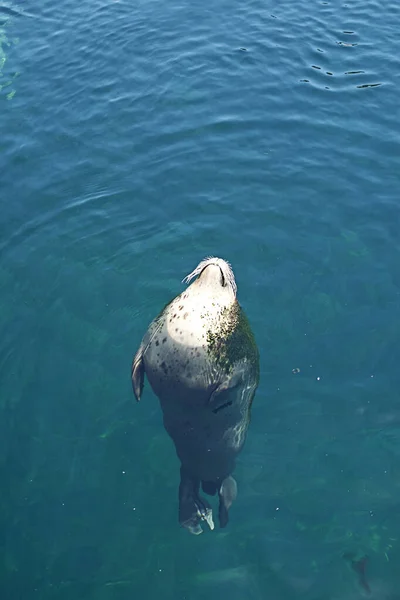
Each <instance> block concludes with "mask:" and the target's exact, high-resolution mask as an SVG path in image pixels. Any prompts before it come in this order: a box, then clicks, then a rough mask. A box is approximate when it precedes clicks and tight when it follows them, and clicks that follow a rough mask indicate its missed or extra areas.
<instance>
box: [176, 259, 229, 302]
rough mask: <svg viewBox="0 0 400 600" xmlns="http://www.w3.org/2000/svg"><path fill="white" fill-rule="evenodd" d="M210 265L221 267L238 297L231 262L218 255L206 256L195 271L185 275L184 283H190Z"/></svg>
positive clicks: (227, 281)
mask: <svg viewBox="0 0 400 600" xmlns="http://www.w3.org/2000/svg"><path fill="white" fill-rule="evenodd" d="M208 265H217V266H218V267H219V268H220V269H221V271H222V274H223V276H224V279H225V281H226V283H227V284H228V285H229V287H230V288H231V289H232V291H233V293H234V295H235V297H236V291H237V286H236V281H235V275H234V274H233V270H232V267H231V265H230V263H228V262H227V261H226V260H224V259H223V258H218V257H216V256H206V258H204V259H203V260H202V261H201V262H200V263H199V264H198V265H197V267H196V268H195V269H194V271H192V272H191V273H189V275H186V277H184V279H182V283H189V282H190V281H191V280H192V279H194V278H195V277H197V275H200V273H201V272H202V271H203V269H205V268H206V267H207V266H208Z"/></svg>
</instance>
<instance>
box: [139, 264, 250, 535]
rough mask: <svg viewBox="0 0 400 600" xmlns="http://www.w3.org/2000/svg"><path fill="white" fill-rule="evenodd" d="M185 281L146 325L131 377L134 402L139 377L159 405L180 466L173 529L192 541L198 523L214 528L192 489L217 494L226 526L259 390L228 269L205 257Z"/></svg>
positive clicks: (247, 334) (243, 318) (208, 510)
mask: <svg viewBox="0 0 400 600" xmlns="http://www.w3.org/2000/svg"><path fill="white" fill-rule="evenodd" d="M192 280H193V281H192ZM191 281H192V283H191V284H190V285H189V286H188V287H187V288H186V290H185V291H184V292H182V293H181V294H180V295H179V296H177V297H176V298H174V299H173V300H172V301H171V302H169V303H168V304H167V305H166V306H165V307H164V309H163V310H162V311H161V312H160V314H159V315H158V316H157V317H156V318H155V319H154V320H153V321H152V322H151V324H150V325H149V327H148V330H147V332H146V333H145V335H144V337H143V339H142V342H141V344H140V347H139V349H138V350H137V352H136V354H135V356H134V359H133V362H132V373H131V375H132V387H133V392H134V395H135V397H136V399H137V400H138V401H139V400H140V399H141V396H142V392H143V386H144V374H145V373H146V375H147V379H148V381H149V383H150V386H151V388H152V389H153V391H154V393H155V394H156V396H157V397H158V399H159V402H160V406H161V409H162V412H163V421H164V427H165V429H166V431H167V433H168V434H169V436H170V437H171V438H172V440H173V442H174V444H175V449H176V453H177V456H178V458H179V460H180V462H181V467H180V485H179V523H180V524H181V525H182V526H183V527H185V528H186V529H188V530H189V531H190V533H193V534H195V535H198V534H200V533H202V531H203V530H202V528H201V525H200V523H201V521H206V522H207V523H208V525H209V527H210V529H214V521H213V515H212V508H211V505H210V504H209V502H208V501H207V500H205V499H204V498H203V497H202V496H200V494H199V491H200V485H201V487H202V490H203V492H205V493H206V494H208V495H211V496H215V494H218V497H219V514H218V516H219V524H220V527H225V526H226V525H227V523H228V520H229V517H228V510H229V508H230V506H231V505H232V502H233V501H234V500H235V498H236V495H237V485H236V481H235V480H234V478H233V477H232V473H233V471H234V469H235V460H236V457H237V455H238V454H239V452H240V451H241V450H242V448H243V445H244V443H245V439H246V435H247V430H248V427H249V423H250V412H251V406H252V402H253V399H254V396H255V393H256V390H257V387H258V384H259V352H258V348H257V345H256V341H255V338H254V335H253V333H252V330H251V328H250V325H249V322H248V320H247V317H246V315H245V313H244V311H243V309H242V307H241V306H240V304H239V302H238V300H237V298H236V295H237V286H236V282H235V277H234V274H233V271H232V268H231V265H230V264H229V263H228V262H226V261H225V260H223V259H222V258H215V257H207V258H205V259H204V260H202V261H201V262H200V263H199V264H198V266H197V267H196V268H195V269H194V271H192V273H190V274H189V275H187V277H185V279H184V280H183V282H186V283H190V282H191Z"/></svg>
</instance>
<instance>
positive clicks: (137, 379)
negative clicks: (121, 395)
mask: <svg viewBox="0 0 400 600" xmlns="http://www.w3.org/2000/svg"><path fill="white" fill-rule="evenodd" d="M143 384H144V364H143V354H142V347H140V348H139V350H138V351H137V353H136V355H135V358H134V359H133V362H132V387H133V393H134V394H135V398H136V400H137V401H138V402H139V400H140V396H141V395H142V391H143Z"/></svg>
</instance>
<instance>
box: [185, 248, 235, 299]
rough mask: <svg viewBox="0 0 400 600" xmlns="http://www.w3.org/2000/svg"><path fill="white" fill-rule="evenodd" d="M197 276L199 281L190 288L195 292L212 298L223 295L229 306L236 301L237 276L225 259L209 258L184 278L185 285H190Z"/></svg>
mask: <svg viewBox="0 0 400 600" xmlns="http://www.w3.org/2000/svg"><path fill="white" fill-rule="evenodd" d="M196 276H197V279H196V280H195V281H194V282H193V283H192V284H191V286H190V287H191V288H192V290H193V291H198V293H200V294H202V293H204V292H207V293H209V294H210V295H212V296H215V295H218V296H219V295H223V296H225V297H226V301H227V303H229V304H230V303H232V302H234V301H235V300H236V290H237V287H236V281H235V276H234V274H233V271H232V267H231V265H230V264H229V263H228V262H227V261H226V260H224V259H223V258H216V257H214V256H208V257H207V258H205V259H204V260H202V261H201V262H200V263H199V264H198V265H197V267H196V268H195V269H194V271H192V272H191V273H189V275H187V276H186V277H185V278H184V280H183V283H189V282H190V281H191V280H192V279H194V278H195V277H196Z"/></svg>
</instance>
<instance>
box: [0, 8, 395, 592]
mask: <svg viewBox="0 0 400 600" xmlns="http://www.w3.org/2000/svg"><path fill="white" fill-rule="evenodd" d="M399 30H400V8H399V5H398V4H397V3H395V2H393V1H392V2H388V3H385V4H382V3H379V2H377V1H371V2H361V1H360V0H354V1H353V0H349V1H348V2H346V3H343V2H339V3H337V2H311V3H310V2H307V1H306V0H300V1H299V2H294V1H293V0H283V1H282V2H279V3H278V2H272V1H271V0H266V1H265V2H261V0H250V1H248V2H244V3H243V2H241V3H232V2H227V1H226V0H216V2H214V3H213V4H209V5H207V4H206V3H204V2H198V1H197V0H194V1H193V2H183V1H182V0H177V1H174V0H172V1H171V2H160V1H156V0H147V1H146V2H144V1H140V0H139V1H138V2H136V3H133V2H127V1H125V0H121V1H111V0H104V1H100V0H83V1H80V2H78V1H77V0H66V1H65V2H62V3H60V2H58V3H56V2H50V1H49V0H45V1H44V2H40V3H33V2H29V1H27V0H25V1H22V0H21V1H20V2H15V3H12V2H6V3H2V4H1V5H0V85H1V91H0V107H1V109H0V149H1V154H0V198H1V212H0V286H1V288H0V289H1V295H0V327H1V330H0V331H1V338H0V481H1V492H0V597H1V599H2V600H3V599H4V600H30V599H31V598H40V599H43V600H50V599H53V598H54V599H57V600H58V599H62V600H81V599H84V600H125V599H129V600H131V599H132V598H148V599H154V598H157V599H158V598H163V600H169V599H174V600H189V599H190V600H203V599H206V598H207V600H214V599H218V598H220V597H221V595H222V596H224V595H225V597H229V598H231V599H232V600H236V599H242V598H246V599H249V600H259V599H260V600H261V599H262V600H264V599H266V598H268V599H271V600H292V599H293V600H297V599H304V600H305V599H307V600H357V599H358V598H363V597H366V596H367V595H368V592H367V589H366V587H369V588H370V597H371V598H373V599H379V600H398V599H399V598H400V574H399V569H398V564H399V560H400V405H399V385H400V369H399V361H400V352H399V340H400V319H399V308H400V306H399V305H400V296H399V292H400V275H399V264H400V236H399V224H400V219H399V208H398V202H399V188H400V133H399V114H400V111H399V99H398V89H399V78H400V69H399V58H398V56H399V51H398V49H399V46H398V36H399ZM209 254H213V255H217V256H222V257H224V258H226V259H227V260H229V261H230V262H231V263H232V266H233V269H234V271H235V274H236V278H237V283H238V290H239V291H238V297H239V300H240V302H241V303H242V305H243V306H244V308H245V310H246V313H247V315H248V318H249V320H250V322H251V325H252V327H253V329H254V332H255V334H256V338H257V343H258V346H259V350H260V355H261V381H260V386H259V389H258V392H257V395H256V398H255V402H254V405H253V411H252V423H251V427H250V431H249V436H248V441H247V444H246V446H245V449H244V451H243V453H242V454H241V457H240V460H239V463H238V466H237V470H236V475H235V476H236V478H237V481H238V486H239V495H238V499H237V501H236V503H235V505H234V506H233V507H232V509H231V520H230V523H229V526H228V528H227V529H226V530H223V531H221V530H218V529H217V530H215V531H214V532H210V531H207V532H205V533H204V534H203V535H202V536H199V537H194V536H190V535H189V534H188V533H187V532H186V531H185V530H183V529H181V528H180V527H179V525H178V521H177V486H178V482H179V463H178V460H177V458H176V455H175V451H174V447H173V444H172V442H171V441H170V439H169V438H168V436H167V434H166V433H165V431H164V429H163V426H162V417H161V412H160V409H159V406H158V402H157V399H156V398H155V397H154V395H153V394H152V392H151V390H150V387H149V386H148V384H147V385H146V388H145V392H144V397H143V400H142V402H141V403H140V404H136V402H135V401H134V398H133V394H132V389H131V382H130V366H131V360H132V357H133V354H134V352H135V350H136V348H137V346H138V344H139V343H140V340H141V337H142V335H143V333H144V331H145V329H146V327H147V324H148V323H149V321H150V320H151V319H152V318H153V317H154V316H155V315H156V314H157V313H158V312H159V310H160V309H161V308H162V307H163V306H164V304H165V303H166V302H167V301H169V300H170V299H171V298H172V297H173V296H175V295H176V294H178V293H180V291H181V290H182V289H183V285H182V284H181V283H180V282H181V280H182V278H183V277H184V276H185V275H186V274H187V273H189V272H190V271H191V270H192V269H193V268H194V267H195V266H196V265H197V263H198V262H199V261H200V260H201V259H202V258H203V257H204V256H207V255H209ZM293 369H294V370H296V369H300V372H297V373H296V372H294V373H293V372H292V370H293ZM349 556H353V559H354V560H355V561H357V560H358V559H361V558H362V557H364V556H367V557H368V560H367V563H366V578H367V579H366V581H367V586H366V585H365V581H364V585H363V581H362V580H361V579H360V578H359V577H358V575H357V573H356V571H355V570H354V569H352V567H351V559H350V558H349Z"/></svg>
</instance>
